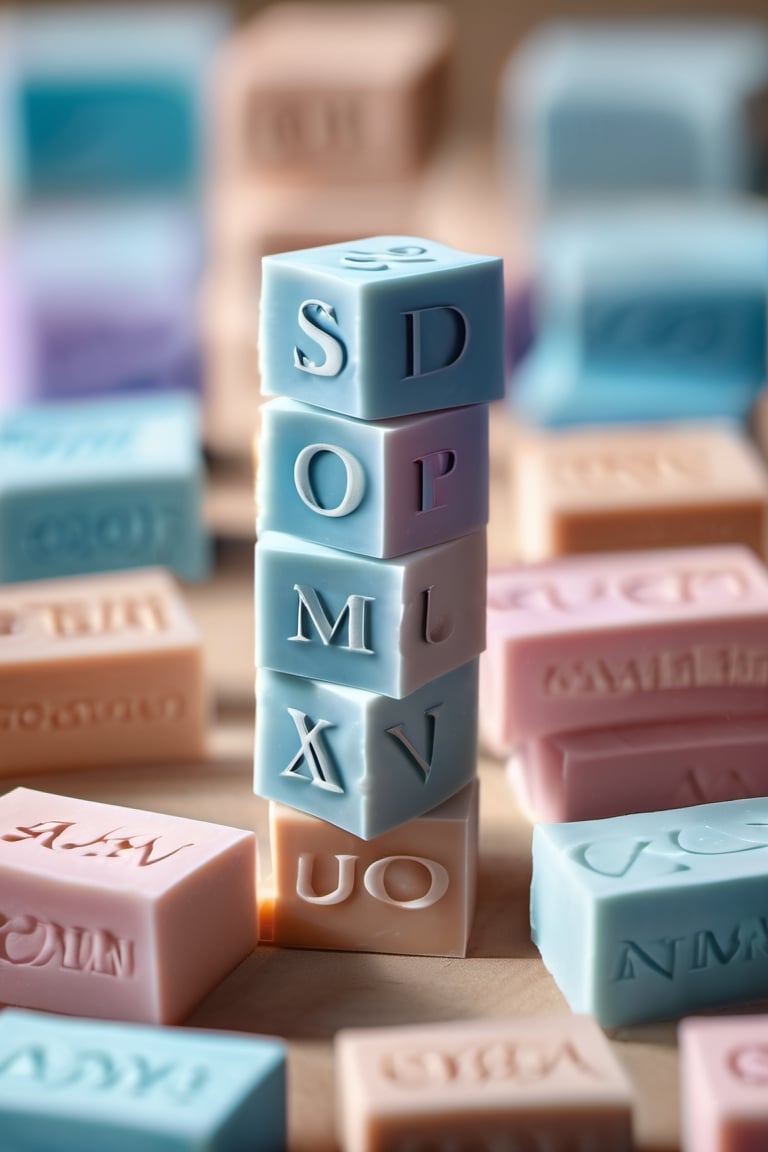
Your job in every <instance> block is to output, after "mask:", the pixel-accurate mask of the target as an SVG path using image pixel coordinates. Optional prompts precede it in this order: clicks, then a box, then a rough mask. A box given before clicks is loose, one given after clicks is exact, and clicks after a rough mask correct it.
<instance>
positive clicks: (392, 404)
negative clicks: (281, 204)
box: [259, 236, 504, 420]
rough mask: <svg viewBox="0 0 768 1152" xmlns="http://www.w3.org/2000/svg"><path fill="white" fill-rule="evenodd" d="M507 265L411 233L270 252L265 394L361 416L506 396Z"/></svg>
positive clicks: (262, 334)
mask: <svg viewBox="0 0 768 1152" xmlns="http://www.w3.org/2000/svg"><path fill="white" fill-rule="evenodd" d="M503 295H504V293H503V282H502V262H501V260H500V259H499V258H498V257H491V256H475V255H471V254H470V253H466V252H460V251H458V250H457V249H455V248H449V247H448V246H446V245H444V244H438V243H436V242H435V241H432V240H423V239H420V238H418V237H413V236H373V237H369V238H367V239H362V240H350V241H348V242H347V243H344V244H329V245H326V246H325V247H321V248H308V249H304V250H303V251H298V252H284V253H281V254H280V255H276V256H267V257H266V258H265V259H264V261H263V265H262V293H261V318H260V329H259V355H260V371H261V379H262V389H263V391H264V392H265V393H266V394H267V395H270V396H274V395H281V396H290V397H292V398H293V399H294V400H302V401H304V402H306V403H308V404H314V405H317V406H318V407H319V408H327V409H329V410H330V411H333V412H339V413H342V414H346V415H349V416H356V417H358V418H360V419H363V420H387V419H390V418H392V417H396V416H407V415H409V414H411V413H414V412H432V411H435V410H437V409H442V408H456V407H461V406H464V405H466V404H485V403H488V402H489V401H491V400H497V399H500V398H501V397H502V395H503V393H504V370H503V352H504V307H503V305H504V300H503Z"/></svg>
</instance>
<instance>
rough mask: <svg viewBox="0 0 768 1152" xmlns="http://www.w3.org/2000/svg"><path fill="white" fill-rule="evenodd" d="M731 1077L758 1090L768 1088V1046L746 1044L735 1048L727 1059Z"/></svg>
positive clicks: (726, 1062)
mask: <svg viewBox="0 0 768 1152" xmlns="http://www.w3.org/2000/svg"><path fill="white" fill-rule="evenodd" d="M725 1065H726V1067H727V1068H728V1070H729V1071H730V1073H731V1075H733V1076H735V1077H736V1079H737V1080H741V1081H743V1083H745V1084H752V1085H754V1086H755V1087H756V1088H765V1087H766V1086H768V1044H744V1045H742V1046H741V1047H740V1048H733V1049H731V1051H730V1052H729V1053H728V1054H727V1056H726V1058H725Z"/></svg>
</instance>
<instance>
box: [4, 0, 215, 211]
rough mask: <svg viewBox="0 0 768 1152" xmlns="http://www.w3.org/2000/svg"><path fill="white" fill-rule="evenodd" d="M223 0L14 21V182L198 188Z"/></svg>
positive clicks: (33, 193)
mask: <svg viewBox="0 0 768 1152" xmlns="http://www.w3.org/2000/svg"><path fill="white" fill-rule="evenodd" d="M227 27H228V19H227V17H226V16H225V10H224V9H223V7H219V6H216V5H205V4H202V5H197V4H194V5H193V4H186V5H177V6H173V5H170V4H165V3H160V4H153V5H152V6H151V7H150V8H148V9H147V11H146V13H144V14H143V15H142V18H141V19H137V17H136V12H135V10H134V9H133V7H131V6H129V5H127V4H118V5H115V6H110V7H108V8H104V9H102V10H99V9H98V8H93V7H85V6H83V7H68V8H66V9H64V10H62V11H56V10H55V9H53V8H42V9H39V10H37V11H34V10H25V11H24V12H23V13H20V14H19V15H18V16H17V17H16V21H15V25H14V41H15V42H14V69H13V71H14V79H13V95H14V139H15V141H16V148H17V149H18V156H17V157H16V169H17V176H16V183H17V188H18V194H19V196H20V197H24V198H29V197H32V198H46V199H48V198H51V197H54V196H85V195H92V196H104V195H109V196H111V195H124V194H126V193H142V194H147V193H161V194H163V195H165V194H170V193H172V194H190V193H192V194H196V193H197V190H198V188H199V184H200V181H201V177H202V175H203V173H204V171H205V165H206V151H207V149H206V135H207V132H206V108H205V101H206V86H207V82H206V74H207V72H208V70H209V68H210V65H211V64H212V62H213V59H214V55H215V53H216V51H217V49H218V48H219V46H220V45H221V44H222V42H223V39H224V35H225V33H226V30H227Z"/></svg>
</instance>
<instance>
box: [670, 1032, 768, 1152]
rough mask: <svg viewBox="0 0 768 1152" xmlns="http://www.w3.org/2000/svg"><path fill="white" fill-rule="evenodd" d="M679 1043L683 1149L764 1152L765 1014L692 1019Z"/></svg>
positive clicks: (767, 1136) (767, 1095)
mask: <svg viewBox="0 0 768 1152" xmlns="http://www.w3.org/2000/svg"><path fill="white" fill-rule="evenodd" d="M679 1047H680V1079H681V1112H682V1117H681V1118H682V1152H765V1150H766V1148H768V1016H732V1017H724V1018H721V1019H710V1018H706V1019H705V1018H701V1019H699V1018H697V1017H691V1018H690V1019H688V1020H684V1021H683V1022H682V1024H681V1025H680V1030H679Z"/></svg>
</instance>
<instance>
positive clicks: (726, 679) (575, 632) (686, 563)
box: [480, 545, 768, 751]
mask: <svg viewBox="0 0 768 1152" xmlns="http://www.w3.org/2000/svg"><path fill="white" fill-rule="evenodd" d="M480 668H481V675H480V718H481V729H482V731H483V735H484V737H485V739H486V740H487V742H488V743H489V744H490V745H491V746H492V747H493V748H494V749H496V750H498V751H501V750H503V749H509V748H511V746H512V745H513V744H514V743H515V742H516V741H518V740H521V739H524V738H526V737H530V736H539V735H547V734H551V733H554V732H568V731H571V730H578V729H585V728H604V727H615V726H617V725H623V724H637V723H641V722H643V721H649V722H650V721H659V722H661V721H665V720H677V719H681V718H685V717H690V718H693V717H696V716H711V715H713V714H715V715H722V714H723V712H725V711H727V712H728V714H729V715H733V716H744V715H749V714H750V713H753V714H757V713H761V712H764V711H765V706H766V700H768V571H766V568H765V566H764V565H763V564H762V563H761V562H760V561H759V560H758V559H757V557H756V556H755V555H754V554H753V553H752V552H750V551H748V550H747V549H745V548H741V547H739V546H737V545H734V546H722V547H709V548H690V549H676V550H670V551H654V552H636V553H632V552H627V553H615V554H605V555H599V556H589V557H586V556H585V557H581V556H578V557H565V558H563V559H561V560H555V561H552V562H550V563H548V564H541V565H538V566H535V567H514V568H506V569H499V570H497V571H495V572H493V571H492V572H491V573H490V574H489V578H488V647H487V650H486V652H485V655H484V656H483V657H482V658H481V662H480Z"/></svg>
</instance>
